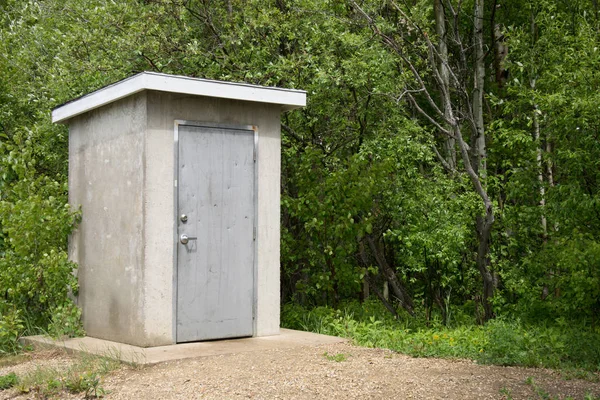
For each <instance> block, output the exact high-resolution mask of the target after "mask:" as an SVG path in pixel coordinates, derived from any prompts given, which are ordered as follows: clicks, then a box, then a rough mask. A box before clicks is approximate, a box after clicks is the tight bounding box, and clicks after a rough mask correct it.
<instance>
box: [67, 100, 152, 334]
mask: <svg viewBox="0 0 600 400" xmlns="http://www.w3.org/2000/svg"><path fill="white" fill-rule="evenodd" d="M145 130H146V94H145V93H141V94H137V95H135V96H131V97H129V98H126V99H123V100H120V101H118V102H115V103H113V104H111V105H108V106H105V107H102V108H101V109H98V110H95V111H92V112H89V113H87V114H84V115H82V116H78V117H75V118H74V119H72V120H71V121H70V126H69V202H70V203H71V204H72V205H74V206H79V205H81V208H82V211H83V220H82V222H81V224H80V225H79V227H78V229H77V230H76V231H75V233H74V234H73V235H72V236H71V238H70V243H69V251H70V256H71V259H73V260H74V261H76V262H78V263H79V266H80V268H79V270H78V272H77V273H78V277H79V286H80V289H79V293H80V294H79V297H78V302H79V305H80V306H81V307H82V310H83V325H84V328H85V330H86V331H87V332H88V334H89V335H90V336H94V337H99V338H103V339H109V340H114V341H118V342H124V343H135V344H138V343H140V342H139V341H140V338H143V337H144V336H145V333H144V314H143V312H144V308H143V303H144V301H143V293H142V291H141V289H140V288H141V285H142V282H143V281H144V264H143V263H144V221H143V212H144V200H143V197H144V196H143V193H144V164H145V161H146V159H145V157H144V145H145Z"/></svg>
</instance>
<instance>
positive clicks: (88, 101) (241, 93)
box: [52, 72, 306, 123]
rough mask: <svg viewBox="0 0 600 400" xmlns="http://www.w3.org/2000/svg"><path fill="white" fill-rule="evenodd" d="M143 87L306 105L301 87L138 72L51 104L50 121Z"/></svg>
mask: <svg viewBox="0 0 600 400" xmlns="http://www.w3.org/2000/svg"><path fill="white" fill-rule="evenodd" d="M143 90H156V91H161V92H171V93H180V94H190V95H194V96H205V97H215V98H223V99H230V100H242V101H252V102H258V103H269V104H278V105H281V106H282V109H283V110H285V111H287V110H293V109H296V108H301V107H304V106H306V92H305V91H304V90H296V89H282V88H276V87H267V86H258V85H251V84H247V83H236V82H224V81H216V80H210V79H202V78H192V77H186V76H181V75H169V74H162V73H157V72H141V73H139V74H136V75H133V76H130V77H128V78H125V79H123V80H121V81H118V82H116V83H113V84H111V85H108V86H105V87H103V88H101V89H98V90H96V91H94V92H91V93H89V94H86V95H84V96H81V97H79V98H76V99H73V100H71V101H69V102H67V103H65V104H62V105H60V106H58V107H56V108H54V109H53V110H52V122H54V123H60V122H63V123H64V122H65V121H67V120H68V119H70V118H73V117H75V116H77V115H81V114H83V113H86V112H88V111H91V110H94V109H96V108H99V107H102V106H104V105H107V104H110V103H112V102H115V101H117V100H120V99H122V98H125V97H128V96H131V95H132V94H135V93H138V92H141V91H143Z"/></svg>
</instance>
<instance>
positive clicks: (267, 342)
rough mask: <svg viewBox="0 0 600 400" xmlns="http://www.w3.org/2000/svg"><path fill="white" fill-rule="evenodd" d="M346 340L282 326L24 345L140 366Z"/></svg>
mask: <svg viewBox="0 0 600 400" xmlns="http://www.w3.org/2000/svg"><path fill="white" fill-rule="evenodd" d="M346 341H347V339H343V338H339V337H335V336H327V335H320V334H318V333H312V332H302V331H294V330H291V329H281V331H280V334H279V335H276V336H263V337H255V338H247V339H231V340H219V341H214V342H200V343H184V344H176V345H171V346H160V347H152V348H142V347H138V346H131V345H127V344H122V343H118V342H111V341H109V340H102V339H95V338H91V337H84V338H74V339H67V340H53V339H51V338H48V337H46V336H28V337H24V338H22V339H21V342H22V343H23V344H25V345H30V346H33V347H35V348H40V349H44V348H58V349H64V350H65V351H67V352H69V353H76V352H83V353H87V354H94V355H98V356H106V357H111V358H116V359H119V360H121V361H123V362H127V363H133V364H137V365H152V364H158V363H161V362H166V361H174V360H181V359H186V358H197V357H210V356H218V355H223V354H234V353H246V352H252V351H267V350H272V349H292V348H295V347H301V346H320V345H325V344H333V343H343V342H346Z"/></svg>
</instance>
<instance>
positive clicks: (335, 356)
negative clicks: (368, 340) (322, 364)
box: [323, 352, 348, 362]
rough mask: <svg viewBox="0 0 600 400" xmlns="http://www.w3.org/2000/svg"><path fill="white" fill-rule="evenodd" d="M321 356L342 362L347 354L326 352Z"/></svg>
mask: <svg viewBox="0 0 600 400" xmlns="http://www.w3.org/2000/svg"><path fill="white" fill-rule="evenodd" d="M323 357H325V358H326V359H328V360H329V361H335V362H342V361H346V360H347V359H348V355H347V354H344V353H337V354H329V353H327V352H325V353H323Z"/></svg>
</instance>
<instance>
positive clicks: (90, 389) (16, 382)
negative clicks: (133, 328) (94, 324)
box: [0, 354, 121, 398]
mask: <svg viewBox="0 0 600 400" xmlns="http://www.w3.org/2000/svg"><path fill="white" fill-rule="evenodd" d="M120 366H121V363H120V362H119V361H117V360H115V359H113V358H111V357H99V356H93V355H89V354H80V355H78V356H77V357H76V359H75V362H74V363H73V364H71V365H70V366H69V367H68V368H66V369H59V368H54V367H38V368H36V369H35V370H33V371H31V372H29V373H26V374H24V375H22V376H16V375H15V374H12V375H11V374H9V375H11V378H6V379H10V380H9V383H10V386H7V387H6V388H5V389H7V388H9V387H15V388H16V389H17V390H18V391H19V392H21V393H29V394H31V395H32V396H34V397H36V398H38V397H39V398H51V397H58V396H60V394H61V393H64V392H69V393H74V394H83V395H84V397H85V398H96V397H101V396H102V395H104V394H105V393H106V391H105V390H104V388H103V387H102V378H103V376H104V375H106V374H108V373H109V372H111V371H113V370H115V369H117V368H119V367H120ZM9 375H7V376H9ZM2 378H4V377H0V385H1V384H2Z"/></svg>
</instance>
